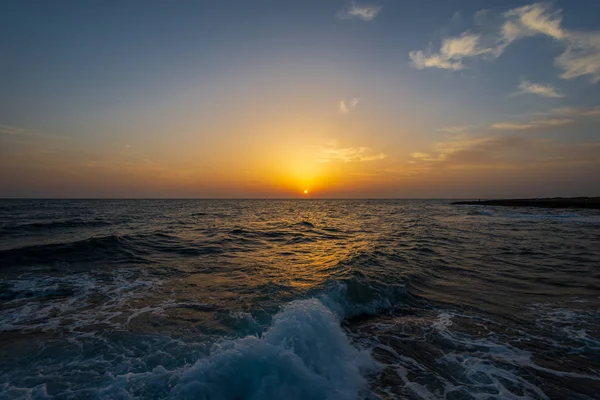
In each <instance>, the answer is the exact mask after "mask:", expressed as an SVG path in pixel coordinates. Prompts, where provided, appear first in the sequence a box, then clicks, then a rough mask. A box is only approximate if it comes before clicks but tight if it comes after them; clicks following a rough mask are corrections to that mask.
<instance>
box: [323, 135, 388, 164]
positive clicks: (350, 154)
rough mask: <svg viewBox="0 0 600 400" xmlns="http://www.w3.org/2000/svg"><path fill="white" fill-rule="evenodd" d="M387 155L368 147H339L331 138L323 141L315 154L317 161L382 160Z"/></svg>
mask: <svg viewBox="0 0 600 400" xmlns="http://www.w3.org/2000/svg"><path fill="white" fill-rule="evenodd" d="M386 157H387V156H386V155H385V154H383V153H377V152H374V151H373V150H371V149H370V148H368V147H362V146H361V147H339V146H338V143H337V141H335V140H332V141H328V142H326V143H325V146H323V147H322V148H321V150H320V151H319V153H318V155H317V161H318V162H322V163H327V162H334V161H341V162H345V163H350V162H365V161H377V160H383V159H385V158H386Z"/></svg>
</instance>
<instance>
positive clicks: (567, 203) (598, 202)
mask: <svg viewBox="0 0 600 400" xmlns="http://www.w3.org/2000/svg"><path fill="white" fill-rule="evenodd" d="M451 204H454V205H479V206H499V207H541V208H589V209H600V197H551V198H541V199H500V200H469V201H455V202H452V203H451Z"/></svg>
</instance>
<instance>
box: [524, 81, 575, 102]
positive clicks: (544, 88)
mask: <svg viewBox="0 0 600 400" xmlns="http://www.w3.org/2000/svg"><path fill="white" fill-rule="evenodd" d="M515 94H517V95H519V94H535V95H538V96H542V97H549V98H555V99H558V98H562V97H565V95H564V94H562V93H561V92H559V91H558V89H556V88H555V87H554V86H552V85H544V84H541V83H533V82H530V81H522V82H521V83H520V84H519V90H518V91H517V92H516V93H515Z"/></svg>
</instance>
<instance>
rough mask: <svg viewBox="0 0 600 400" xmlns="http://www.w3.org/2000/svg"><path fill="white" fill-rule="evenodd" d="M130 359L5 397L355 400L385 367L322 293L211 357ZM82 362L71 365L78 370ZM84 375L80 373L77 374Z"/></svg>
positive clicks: (11, 389)
mask: <svg viewBox="0 0 600 400" xmlns="http://www.w3.org/2000/svg"><path fill="white" fill-rule="evenodd" d="M88 340H90V339H88ZM163 346H164V344H163ZM126 357H127V356H126V355H121V356H119V357H118V359H117V360H116V361H115V362H117V363H118V364H119V365H120V367H118V366H114V368H111V370H112V371H113V372H112V373H107V375H106V376H104V377H96V379H100V378H101V379H100V380H101V381H106V380H107V379H110V382H109V383H108V384H106V383H105V384H104V385H98V384H97V383H95V384H94V383H93V382H92V384H91V385H90V382H85V381H79V382H72V383H70V384H67V385H63V386H62V387H68V388H69V389H68V391H67V392H63V393H57V392H56V389H57V388H56V387H55V388H53V390H52V392H50V388H49V387H48V386H47V384H46V383H41V384H36V385H35V386H32V387H29V388H27V387H24V385H22V384H20V383H19V382H15V383H13V384H11V385H8V384H5V385H3V386H2V387H0V395H2V394H4V395H6V396H8V397H10V398H35V396H42V397H41V398H50V397H51V396H58V397H61V396H66V397H74V398H80V397H86V396H89V397H94V398H119V399H135V398H163V399H165V398H166V399H223V400H227V399H240V398H244V399H257V400H258V399H265V400H268V399H290V400H293V399H307V398H310V399H331V400H334V399H339V400H346V399H348V400H350V399H358V398H364V397H365V395H366V394H367V393H368V392H369V388H368V384H367V378H366V376H368V375H369V374H372V373H375V372H376V371H377V370H378V364H377V363H376V362H375V361H374V360H373V358H372V357H371V354H370V352H369V351H368V350H361V349H358V348H356V347H354V346H353V345H352V344H351V342H350V340H349V338H348V336H347V335H346V333H345V331H344V330H343V329H342V327H341V326H340V320H339V318H338V317H337V315H336V314H335V313H334V312H332V311H331V310H330V309H329V308H328V307H326V306H325V305H324V304H323V303H322V302H321V301H320V300H318V299H315V298H312V299H306V300H296V301H293V302H291V303H288V304H287V305H285V306H283V307H282V308H281V310H280V311H279V312H278V313H277V314H276V315H274V317H273V319H272V322H271V324H270V325H269V326H268V327H267V328H266V329H265V330H264V331H263V332H262V333H261V334H257V335H250V336H246V337H242V338H237V339H229V340H227V339H223V340H220V341H218V342H216V343H215V344H213V346H212V348H211V349H210V350H209V352H208V354H207V355H206V356H201V357H199V359H197V360H196V361H195V362H193V363H191V364H189V365H186V366H182V367H175V368H169V366H168V365H167V366H163V365H162V364H158V365H156V364H155V363H148V364H147V368H146V369H145V370H144V369H142V370H140V369H139V368H137V370H129V368H125V370H123V371H122V372H120V373H119V372H118V370H119V369H122V368H123V364H124V363H125V365H127V362H126ZM131 357H135V355H134V354H131ZM136 359H137V358H136ZM100 361H101V360H99V359H92V360H90V361H89V362H90V363H91V364H90V365H93V363H95V362H100ZM80 365H81V363H78V364H70V368H79V366H80ZM79 373H81V372H80V371H74V375H77V374H79ZM2 392H3V393H2Z"/></svg>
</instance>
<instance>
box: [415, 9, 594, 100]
mask: <svg viewBox="0 0 600 400" xmlns="http://www.w3.org/2000/svg"><path fill="white" fill-rule="evenodd" d="M488 14H489V12H487V11H486V12H485V13H479V12H478V13H476V14H475V19H476V24H477V25H478V26H480V27H485V26H486V25H485V24H481V20H482V18H483V17H484V16H487V15H488ZM500 19H501V23H500V25H499V26H498V27H497V29H494V30H493V32H492V33H489V32H488V33H482V34H477V33H472V32H463V33H462V34H461V35H459V36H455V37H446V38H443V39H442V43H441V46H440V49H439V51H423V50H417V51H411V52H409V57H410V59H411V60H412V65H413V66H414V67H415V68H418V69H425V68H441V69H446V70H451V71H459V70H462V69H465V68H467V65H466V64H465V61H466V60H468V59H473V58H477V57H480V58H484V59H488V60H493V59H495V58H497V57H499V56H500V55H501V54H502V53H504V51H505V50H506V48H507V47H508V46H509V45H511V44H512V43H514V42H516V41H518V40H521V39H524V38H527V37H532V36H538V35H539V36H546V37H549V38H552V39H553V40H555V41H556V43H558V44H560V45H562V46H563V47H564V49H565V50H564V51H563V53H561V54H560V55H559V56H558V57H556V58H555V60H554V63H555V65H556V66H557V67H558V68H560V69H562V70H563V72H562V73H561V75H560V77H561V78H563V79H574V78H577V77H581V76H589V78H590V80H591V81H592V82H593V83H596V82H599V81H600V32H577V31H570V30H566V29H564V28H563V27H562V14H561V10H560V9H553V7H552V5H551V4H550V3H545V2H541V3H534V4H530V5H527V6H523V7H518V8H514V9H510V10H508V11H506V12H505V13H503V14H502V15H501V16H500ZM538 94H539V93H538Z"/></svg>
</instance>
